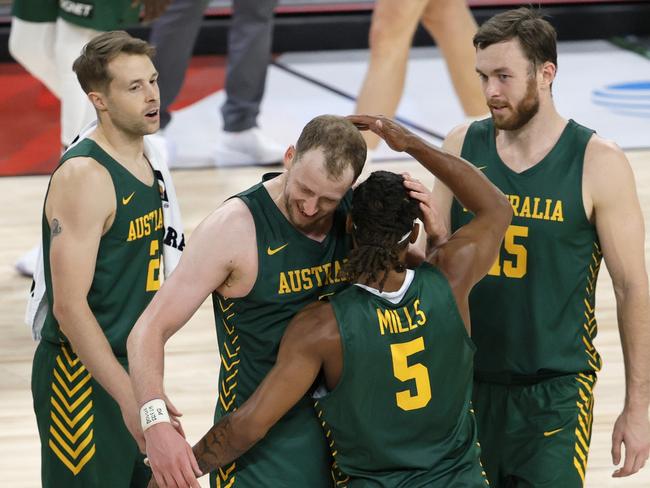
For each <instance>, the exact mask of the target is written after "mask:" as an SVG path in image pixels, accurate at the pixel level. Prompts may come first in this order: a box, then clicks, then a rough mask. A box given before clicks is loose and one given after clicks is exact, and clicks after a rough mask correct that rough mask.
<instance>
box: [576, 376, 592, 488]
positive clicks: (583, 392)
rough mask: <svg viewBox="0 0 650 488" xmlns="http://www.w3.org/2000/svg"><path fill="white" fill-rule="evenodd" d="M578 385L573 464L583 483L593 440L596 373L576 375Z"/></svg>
mask: <svg viewBox="0 0 650 488" xmlns="http://www.w3.org/2000/svg"><path fill="white" fill-rule="evenodd" d="M576 384H577V387H578V396H579V397H578V400H577V402H576V406H577V407H578V422H577V425H576V429H575V435H576V443H575V452H574V455H573V466H574V467H575V469H576V471H577V472H578V475H579V476H580V479H581V480H582V483H583V485H584V482H585V473H586V472H587V458H588V456H589V443H590V441H591V427H592V425H593V412H594V394H593V389H594V386H595V384H596V375H588V374H584V373H580V374H578V376H576Z"/></svg>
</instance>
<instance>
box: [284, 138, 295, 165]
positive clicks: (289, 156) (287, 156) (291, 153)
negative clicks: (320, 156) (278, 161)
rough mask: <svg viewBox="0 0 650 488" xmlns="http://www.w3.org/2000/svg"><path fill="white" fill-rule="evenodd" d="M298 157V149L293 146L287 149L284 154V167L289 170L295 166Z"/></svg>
mask: <svg viewBox="0 0 650 488" xmlns="http://www.w3.org/2000/svg"><path fill="white" fill-rule="evenodd" d="M295 157H296V147H295V146H294V145H293V144H292V145H291V146H289V147H288V148H287V150H286V151H285V153H284V158H283V159H282V165H283V166H284V169H289V168H291V166H292V165H293V162H294V161H293V160H294V158H295Z"/></svg>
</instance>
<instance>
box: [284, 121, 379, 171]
mask: <svg viewBox="0 0 650 488" xmlns="http://www.w3.org/2000/svg"><path fill="white" fill-rule="evenodd" d="M317 148H320V149H322V150H323V153H324V154H325V167H326V169H327V172H328V174H330V175H331V176H333V177H334V178H340V177H341V175H342V174H343V171H344V170H345V168H347V167H348V166H352V170H353V171H354V179H355V180H356V179H357V177H358V176H359V175H360V174H361V171H362V170H363V165H364V163H365V162H366V153H367V148H366V142H365V141H364V140H363V137H361V133H360V132H359V130H358V129H357V128H356V127H355V126H354V124H353V123H352V122H350V121H349V120H348V119H346V118H345V117H340V116H337V115H319V116H318V117H315V118H313V119H312V120H310V121H309V122H308V123H307V125H306V126H305V127H304V128H303V129H302V132H301V133H300V137H299V138H298V142H297V143H296V155H295V159H296V161H298V160H299V159H300V158H301V157H302V155H303V154H305V153H306V152H307V151H310V150H312V149H317Z"/></svg>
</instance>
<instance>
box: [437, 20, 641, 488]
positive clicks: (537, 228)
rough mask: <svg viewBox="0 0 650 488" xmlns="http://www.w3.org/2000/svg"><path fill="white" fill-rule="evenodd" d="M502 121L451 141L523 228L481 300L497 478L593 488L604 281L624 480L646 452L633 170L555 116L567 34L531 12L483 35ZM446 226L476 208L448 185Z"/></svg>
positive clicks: (475, 295) (486, 423) (476, 318)
mask: <svg viewBox="0 0 650 488" xmlns="http://www.w3.org/2000/svg"><path fill="white" fill-rule="evenodd" d="M474 45H475V46H476V53H477V62H476V70H477V72H478V74H479V77H480V79H481V81H482V84H483V91H484V93H485V97H486V100H487V104H488V107H489V108H490V111H491V113H492V117H491V118H489V119H486V120H483V121H480V122H475V123H473V124H471V125H465V126H461V127H459V128H456V129H454V130H453V131H452V132H451V133H450V134H449V136H448V137H447V139H446V141H445V143H444V147H445V148H446V149H447V150H448V151H450V152H452V153H454V154H460V155H461V157H463V158H465V159H467V160H468V161H471V162H472V163H473V164H474V165H476V166H477V167H478V168H479V169H480V170H481V171H482V172H483V173H484V174H485V175H486V176H487V177H488V178H489V179H490V180H491V181H492V182H493V183H494V184H495V185H496V186H498V187H499V188H500V189H501V190H502V191H503V192H504V193H505V194H507V195H508V197H509V199H510V202H511V204H512V207H513V210H514V218H513V221H512V225H511V226H510V227H509V228H508V231H507V232H506V235H505V239H504V243H503V247H502V249H501V251H500V255H499V257H498V259H497V260H496V261H495V262H494V265H493V267H492V268H491V269H490V271H489V273H488V276H486V277H485V279H483V280H482V281H481V282H480V283H479V284H478V285H477V286H476V287H475V288H474V290H473V291H472V293H471V295H470V312H471V315H472V326H473V336H472V337H473V339H474V341H475V342H476V345H477V355H476V362H475V379H476V384H475V388H474V406H475V408H476V413H477V422H478V431H479V439H480V441H481V444H482V448H483V459H484V463H485V467H486V471H487V473H488V478H489V479H490V483H492V485H493V486H497V487H506V486H508V487H510V486H534V487H547V486H548V487H551V486H552V487H558V486H561V487H562V488H571V487H577V486H583V484H584V479H585V472H586V469H587V456H588V452H589V442H590V436H591V426H592V420H593V405H594V399H593V388H594V385H595V383H596V373H597V372H598V371H599V370H600V367H601V358H600V356H599V355H598V352H597V351H596V349H595V348H594V345H593V340H594V338H595V336H596V319H595V317H594V309H595V288H596V278H597V275H598V270H599V267H600V263H601V258H602V257H604V258H605V261H606V262H607V268H608V270H609V272H610V275H611V276H612V280H613V282H614V289H615V292H616V304H617V311H618V320H619V328H620V333H621V341H622V344H623V354H624V357H625V369H626V395H625V406H624V408H623V411H622V413H621V415H620V416H619V417H618V420H617V421H616V424H615V425H614V432H613V435H612V459H613V462H614V464H618V463H619V462H620V460H621V444H625V462H624V464H623V466H622V467H620V468H619V469H617V470H616V471H615V472H614V476H615V477H619V476H627V475H630V474H633V473H635V472H637V471H638V470H639V469H640V468H641V467H642V466H643V465H644V463H645V461H646V459H647V458H648V451H649V449H650V428H649V426H648V400H649V395H650V305H649V297H648V281H647V274H646V269H645V260H644V224H643V216H642V215H641V210H640V206H639V201H638V198H637V194H636V188H635V184H634V177H633V174H632V171H631V168H630V165H629V163H628V161H627V159H626V158H625V155H624V154H623V152H622V151H621V150H620V149H619V148H618V147H617V146H616V145H615V144H614V143H612V142H610V141H606V140H605V139H603V138H602V137H599V136H597V135H595V134H594V132H593V131H592V130H590V129H587V128H586V127H583V126H581V125H579V124H578V123H576V122H574V121H573V120H566V119H565V118H563V117H562V116H561V115H560V114H558V112H557V111H556V109H555V107H554V104H553V98H552V93H551V87H552V84H553V81H554V79H555V75H556V72H557V50H556V33H555V30H554V29H553V27H552V26H551V25H550V24H549V23H548V22H546V21H545V20H543V19H542V18H541V17H540V16H539V15H538V13H536V12H535V11H533V10H530V9H526V8H522V9H518V10H511V11H508V12H505V13H502V14H499V15H497V16H495V17H493V18H492V19H490V20H489V21H487V22H486V23H484V24H483V25H482V26H481V27H480V28H479V31H478V33H477V34H476V36H475V37H474ZM434 193H435V197H436V200H437V202H438V209H439V211H440V212H441V215H443V216H446V220H447V223H448V224H449V225H448V228H450V229H451V230H452V232H453V231H456V230H457V229H462V228H463V226H464V225H467V224H468V223H470V222H472V220H473V216H472V214H471V213H470V212H468V211H467V210H465V208H463V205H462V204H460V203H459V202H458V201H457V200H453V199H452V194H451V192H450V191H449V190H448V189H446V188H445V187H444V185H443V184H438V183H436V187H435V191H434Z"/></svg>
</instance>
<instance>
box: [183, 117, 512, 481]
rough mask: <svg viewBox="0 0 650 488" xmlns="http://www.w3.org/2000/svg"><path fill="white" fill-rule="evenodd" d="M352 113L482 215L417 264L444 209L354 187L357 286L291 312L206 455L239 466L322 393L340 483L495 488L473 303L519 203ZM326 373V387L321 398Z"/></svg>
mask: <svg viewBox="0 0 650 488" xmlns="http://www.w3.org/2000/svg"><path fill="white" fill-rule="evenodd" d="M350 120H351V121H352V122H354V123H355V125H356V126H357V127H358V128H359V129H362V130H364V129H365V130H372V131H373V132H374V133H376V134H378V135H379V136H381V137H382V138H384V140H386V142H387V143H388V145H389V146H390V147H391V148H393V149H394V150H397V151H404V152H407V153H408V154H410V155H411V156H413V157H414V158H416V159H417V160H418V161H420V163H421V164H422V165H423V166H424V167H426V168H427V169H428V170H429V171H431V172H432V173H433V174H434V175H435V176H436V177H438V178H440V179H441V180H442V181H443V182H444V183H445V184H446V185H447V186H448V187H449V188H451V189H452V191H454V193H455V195H456V196H457V198H459V199H460V200H461V201H462V202H463V203H464V205H465V208H467V209H468V210H469V211H471V212H473V213H474V214H475V218H474V219H473V220H472V222H471V223H469V224H468V225H466V226H465V227H463V228H462V229H460V230H459V231H458V232H457V233H455V234H454V235H453V236H451V237H450V238H449V240H448V241H447V242H446V243H444V244H442V245H441V246H440V247H438V250H437V252H436V254H435V255H431V256H430V257H429V260H428V262H426V263H423V264H421V265H420V266H419V267H417V268H416V269H408V268H407V266H406V255H407V247H408V246H407V244H408V243H412V242H415V240H416V239H417V235H418V231H419V224H417V223H416V217H420V218H421V219H422V220H423V222H424V228H425V231H427V232H428V233H429V231H430V230H431V229H434V228H435V225H436V223H435V222H434V221H433V215H434V213H433V210H432V209H431V208H430V207H429V206H428V205H429V204H428V198H426V197H424V196H423V195H422V194H421V193H419V192H417V191H414V189H413V188H415V186H416V184H415V183H414V182H413V181H410V182H409V181H408V179H407V181H406V182H405V181H404V180H405V178H404V177H403V176H400V175H396V174H391V173H388V172H377V173H373V174H372V175H371V176H370V177H369V178H368V180H367V181H365V182H364V183H362V184H361V185H359V187H358V188H356V189H355V190H354V195H353V198H352V210H351V212H350V214H349V215H348V220H347V229H348V232H350V233H351V234H352V238H353V247H354V250H353V251H352V254H351V255H350V257H349V264H348V274H349V277H350V278H352V279H353V280H354V284H353V285H351V286H348V287H346V288H345V289H344V290H343V291H340V292H337V293H336V294H334V295H333V296H330V297H329V300H328V301H320V302H317V303H314V304H311V305H309V306H307V307H306V308H305V309H303V310H302V311H301V312H299V313H298V314H297V315H296V316H295V317H294V318H293V319H292V320H291V322H290V324H289V326H288V327H287V329H286V331H285V333H284V336H283V339H282V342H281V344H280V350H279V353H278V357H277V361H276V364H275V366H274V367H273V368H272V369H271V371H270V372H269V374H268V375H267V376H266V378H265V379H264V380H263V381H262V383H261V384H260V385H259V387H258V388H257V390H256V391H255V392H254V393H253V394H252V396H250V397H249V398H248V400H247V401H246V402H244V403H243V404H242V405H241V406H240V407H239V408H238V409H237V410H236V411H234V412H232V413H230V414H228V415H225V416H224V417H222V418H221V419H220V420H219V422H218V423H217V424H216V425H215V426H214V427H212V429H210V431H209V432H208V433H207V434H206V435H205V436H204V437H203V439H201V440H200V441H199V443H198V444H197V445H196V446H194V448H193V451H194V454H195V455H196V458H197V461H198V464H199V467H200V470H201V471H202V472H203V473H207V472H208V471H211V470H215V469H216V468H218V467H220V466H223V465H224V464H227V463H230V462H232V461H233V460H234V459H236V458H237V457H238V456H240V455H241V454H243V453H244V452H245V451H246V450H248V449H249V448H250V447H252V446H253V445H254V444H255V443H256V442H257V441H259V440H261V439H262V438H263V437H264V436H265V435H266V433H267V432H268V431H269V429H271V427H273V426H274V424H275V423H276V422H277V421H278V420H279V419H280V418H282V417H283V416H284V415H285V414H287V412H289V411H290V410H291V409H292V407H293V406H294V405H295V404H296V403H297V402H299V401H301V400H304V397H305V395H307V394H308V393H309V392H311V393H312V394H313V396H314V398H316V397H318V398H317V400H315V401H314V404H315V408H316V410H317V413H318V417H319V418H320V420H321V421H322V425H323V427H324V429H325V433H326V435H327V437H328V443H329V446H330V448H331V449H332V454H333V456H334V465H333V470H332V474H333V476H334V478H335V480H336V481H337V482H338V483H337V486H338V485H339V484H341V485H342V486H350V487H365V486H370V485H372V486H408V487H409V488H412V487H415V488H417V487H423V486H427V487H440V488H442V487H445V488H448V487H451V486H462V487H469V488H479V487H480V488H484V487H485V486H486V479H485V475H484V473H483V470H482V467H481V465H480V462H479V454H480V453H479V447H478V444H477V442H476V425H475V420H474V416H473V412H472V409H471V404H470V398H471V393H472V370H473V360H472V358H473V355H474V346H473V344H472V342H471V340H470V338H469V335H468V332H469V330H470V323H469V313H468V306H467V301H468V294H469V291H470V289H471V288H472V286H473V285H474V283H476V282H477V281H478V280H479V279H480V278H482V277H483V276H484V275H485V274H486V273H487V271H488V270H489V269H490V266H491V263H492V262H493V260H494V257H495V256H496V252H497V250H498V248H499V245H500V243H501V240H502V238H503V234H504V232H505V230H506V228H507V227H508V224H509V222H510V219H511V217H512V207H511V206H510V204H509V202H508V200H507V199H506V198H505V196H504V195H503V194H502V193H501V192H500V191H499V190H497V189H496V187H494V186H493V185H492V184H491V183H490V182H489V181H488V180H487V179H486V178H485V176H483V175H482V174H481V172H480V171H479V170H478V169H476V168H475V167H473V166H472V165H470V164H469V163H467V162H465V161H464V160H462V159H460V158H458V157H455V156H452V155H450V154H448V153H446V152H443V151H441V150H439V149H437V148H434V147H432V146H429V145H428V144H427V143H426V142H424V141H423V140H422V139H420V138H419V137H417V136H416V135H414V134H412V133H411V132H409V131H408V130H406V129H404V128H403V127H401V126H400V125H398V124H396V123H395V122H393V121H391V120H389V119H385V118H377V117H369V116H352V117H350ZM318 379H320V380H322V386H321V387H319V388H318V389H317V390H316V392H314V391H313V385H314V384H315V382H316V381H317V380H318Z"/></svg>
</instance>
